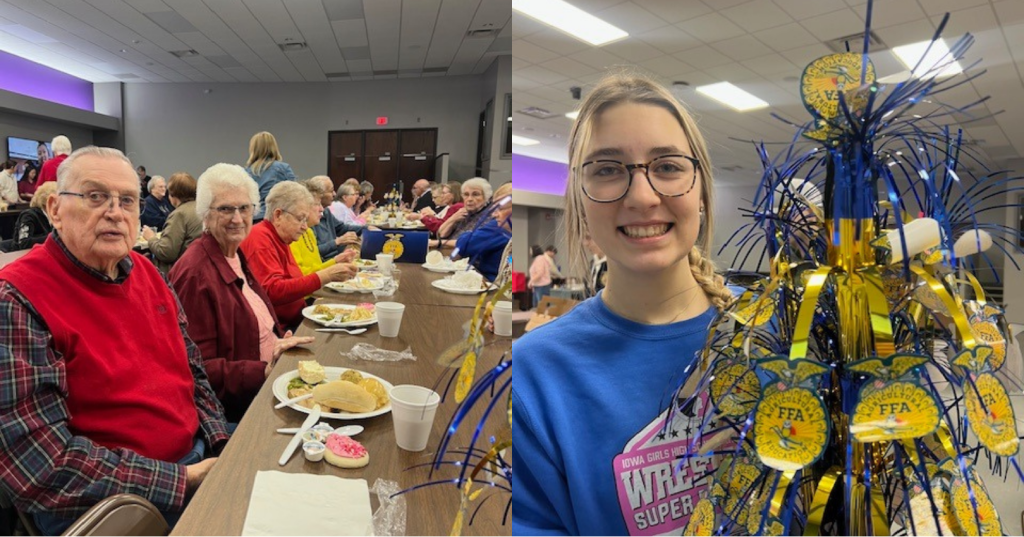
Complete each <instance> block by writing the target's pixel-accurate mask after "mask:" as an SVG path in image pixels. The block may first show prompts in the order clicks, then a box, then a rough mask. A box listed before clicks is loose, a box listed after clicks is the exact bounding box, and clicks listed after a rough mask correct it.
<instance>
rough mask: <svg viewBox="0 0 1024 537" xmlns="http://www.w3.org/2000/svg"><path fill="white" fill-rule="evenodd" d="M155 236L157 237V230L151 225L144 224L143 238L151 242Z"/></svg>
mask: <svg viewBox="0 0 1024 537" xmlns="http://www.w3.org/2000/svg"><path fill="white" fill-rule="evenodd" d="M153 237H156V232H155V231H153V229H152V228H150V227H149V226H142V238H143V239H145V241H146V242H149V241H151V240H153Z"/></svg>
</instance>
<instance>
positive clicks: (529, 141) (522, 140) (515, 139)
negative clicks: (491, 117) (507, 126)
mask: <svg viewBox="0 0 1024 537" xmlns="http://www.w3.org/2000/svg"><path fill="white" fill-rule="evenodd" d="M512 143H513V144H514V145H537V144H539V143H540V142H539V141H537V140H534V139H533V138H527V137H525V136H519V135H518V134H513V135H512Z"/></svg>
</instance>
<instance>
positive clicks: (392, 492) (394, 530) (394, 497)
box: [370, 478, 405, 536]
mask: <svg viewBox="0 0 1024 537" xmlns="http://www.w3.org/2000/svg"><path fill="white" fill-rule="evenodd" d="M400 490H402V489H401V488H399V486H398V483H397V482H396V481H389V480H386V479H380V478H377V480H376V481H374V482H373V487H370V492H371V493H375V494H377V501H378V502H380V506H379V507H377V511H376V512H374V513H373V534H374V535H379V536H385V535H405V495H404V494H398V492H399V491H400Z"/></svg>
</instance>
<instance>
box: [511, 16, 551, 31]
mask: <svg viewBox="0 0 1024 537" xmlns="http://www.w3.org/2000/svg"><path fill="white" fill-rule="evenodd" d="M547 27H548V26H547V25H545V24H543V23H541V22H537V21H536V20H534V19H531V18H530V17H527V16H526V15H523V14H522V13H517V12H515V11H513V12H512V21H511V22H509V25H508V32H510V33H511V35H512V36H514V37H523V36H526V35H530V34H535V33H537V32H539V31H541V30H544V29H546V28H547Z"/></svg>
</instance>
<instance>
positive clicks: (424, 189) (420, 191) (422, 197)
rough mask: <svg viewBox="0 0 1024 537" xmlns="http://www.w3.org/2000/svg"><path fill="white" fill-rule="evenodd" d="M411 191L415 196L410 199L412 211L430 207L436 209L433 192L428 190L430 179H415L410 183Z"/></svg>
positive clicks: (416, 211)
mask: <svg viewBox="0 0 1024 537" xmlns="http://www.w3.org/2000/svg"><path fill="white" fill-rule="evenodd" d="M412 193H413V194H414V195H415V196H416V197H414V198H413V200H412V212H413V213H418V212H420V211H422V210H423V209H426V208H430V210H432V211H436V210H437V205H435V204H434V196H433V192H431V190H430V181H427V180H426V179H420V180H418V181H416V182H415V183H413V184H412Z"/></svg>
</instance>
